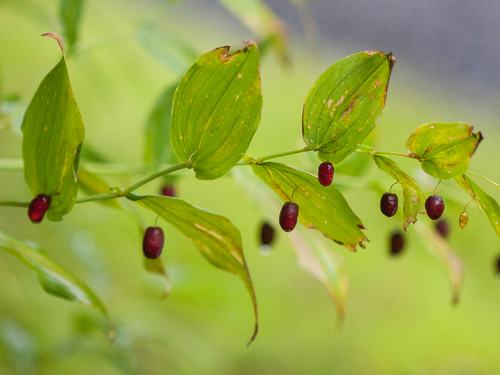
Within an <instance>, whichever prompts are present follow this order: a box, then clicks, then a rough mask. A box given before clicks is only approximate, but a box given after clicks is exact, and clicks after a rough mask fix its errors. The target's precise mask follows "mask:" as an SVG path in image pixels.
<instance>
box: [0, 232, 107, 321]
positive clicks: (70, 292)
mask: <svg viewBox="0 0 500 375" xmlns="http://www.w3.org/2000/svg"><path fill="white" fill-rule="evenodd" d="M0 248H2V249H4V250H6V251H7V252H9V253H10V254H12V255H14V256H15V257H16V258H18V259H19V260H20V261H22V262H23V263H24V264H26V265H27V266H28V267H30V268H31V269H33V270H34V271H35V272H36V273H37V275H38V279H39V281H40V284H41V285H42V287H43V289H44V290H45V291H46V292H47V293H49V294H52V295H54V296H57V297H60V298H63V299H66V300H68V301H71V302H79V303H83V304H84V305H87V306H91V307H94V308H96V309H97V310H99V311H100V312H102V313H103V314H104V315H105V316H106V318H108V319H109V317H108V313H107V312H106V309H105V307H104V305H103V304H102V302H101V300H100V299H99V298H98V297H97V296H96V295H95V293H94V292H93V291H92V290H91V289H90V288H89V287H88V286H87V285H86V284H85V283H83V282H82V281H80V280H79V279H78V278H76V276H74V275H73V274H71V273H70V272H68V271H66V270H65V269H63V268H62V267H61V266H59V265H58V264H57V263H55V262H54V261H53V260H51V259H50V258H49V256H48V255H47V254H46V253H45V252H44V251H43V250H42V249H41V248H40V247H38V245H36V244H34V243H32V242H27V241H21V240H19V239H16V238H13V237H11V236H8V235H7V234H5V233H3V232H0Z"/></svg>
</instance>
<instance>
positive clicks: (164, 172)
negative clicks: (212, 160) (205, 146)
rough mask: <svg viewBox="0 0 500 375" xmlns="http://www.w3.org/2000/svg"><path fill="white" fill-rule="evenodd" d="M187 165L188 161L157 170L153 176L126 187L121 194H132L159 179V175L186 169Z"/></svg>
mask: <svg viewBox="0 0 500 375" xmlns="http://www.w3.org/2000/svg"><path fill="white" fill-rule="evenodd" d="M187 167H188V165H187V163H184V164H179V165H174V166H173V167H170V168H167V169H164V170H162V171H159V172H157V173H155V174H152V175H151V176H148V177H146V178H145V179H143V180H141V181H139V182H137V183H136V184H134V185H132V186H130V187H128V188H126V189H125V190H123V191H122V192H121V193H120V195H127V194H130V193H131V192H133V191H134V190H136V189H138V188H140V187H141V186H143V185H146V184H147V183H148V182H150V181H153V180H155V179H157V178H158V177H161V176H164V175H166V174H169V173H172V172H175V171H178V170H181V169H185V168H187Z"/></svg>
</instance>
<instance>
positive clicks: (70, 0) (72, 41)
mask: <svg viewBox="0 0 500 375" xmlns="http://www.w3.org/2000/svg"><path fill="white" fill-rule="evenodd" d="M84 2H85V0H61V2H60V4H59V18H60V19H61V22H62V24H63V28H64V35H65V36H66V39H67V41H68V52H72V51H73V50H74V47H75V45H76V42H77V40H78V29H79V27H80V19H81V16H82V13H83V3H84Z"/></svg>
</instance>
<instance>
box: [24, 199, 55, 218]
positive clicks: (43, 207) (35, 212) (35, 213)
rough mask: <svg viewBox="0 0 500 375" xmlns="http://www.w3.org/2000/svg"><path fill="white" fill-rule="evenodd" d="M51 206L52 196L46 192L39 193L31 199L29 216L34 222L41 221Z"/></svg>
mask: <svg viewBox="0 0 500 375" xmlns="http://www.w3.org/2000/svg"><path fill="white" fill-rule="evenodd" d="M49 208H50V197H48V196H47V195H45V194H39V195H37V196H36V197H35V198H33V200H32V201H31V203H30V206H29V208H28V216H29V218H30V219H31V221H32V222H34V223H39V222H41V221H42V219H43V217H44V215H45V212H47V210H48V209H49Z"/></svg>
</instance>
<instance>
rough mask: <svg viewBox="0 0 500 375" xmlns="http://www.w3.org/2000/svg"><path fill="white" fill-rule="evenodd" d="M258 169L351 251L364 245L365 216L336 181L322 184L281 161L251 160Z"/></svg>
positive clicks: (302, 215) (305, 220)
mask: <svg viewBox="0 0 500 375" xmlns="http://www.w3.org/2000/svg"><path fill="white" fill-rule="evenodd" d="M251 167H252V169H253V171H254V173H255V174H256V175H257V176H258V177H259V178H260V179H261V180H262V181H264V182H265V183H266V184H267V185H268V186H269V187H270V188H271V189H273V190H274V191H275V192H276V193H277V194H278V195H279V196H280V197H281V199H282V200H283V201H284V202H290V201H292V195H293V202H295V203H297V204H298V205H299V220H300V221H301V223H302V224H303V225H304V226H305V227H306V228H314V229H317V230H319V231H320V232H321V233H323V234H324V235H325V236H326V237H328V238H330V239H332V240H333V241H335V242H337V243H339V244H341V245H344V246H345V247H346V248H347V249H348V250H350V251H356V246H357V245H360V246H361V247H364V245H363V243H362V242H363V241H367V238H366V236H365V235H364V233H363V232H362V231H361V230H360V228H361V229H364V227H363V223H362V222H361V220H360V219H359V218H358V217H357V216H356V215H355V214H354V213H353V212H352V210H351V208H350V207H349V205H348V204H347V202H346V200H345V198H344V196H343V195H342V194H341V193H340V191H338V190H337V188H336V187H335V186H334V185H330V186H327V187H325V186H322V185H321V184H320V183H319V182H318V178H317V177H316V176H314V175H312V174H310V173H307V172H303V171H300V170H297V169H294V168H291V167H288V166H286V165H284V164H280V163H273V162H270V163H261V164H251Z"/></svg>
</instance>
